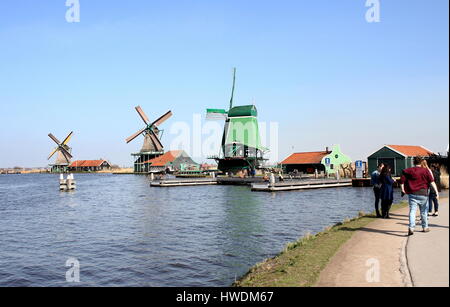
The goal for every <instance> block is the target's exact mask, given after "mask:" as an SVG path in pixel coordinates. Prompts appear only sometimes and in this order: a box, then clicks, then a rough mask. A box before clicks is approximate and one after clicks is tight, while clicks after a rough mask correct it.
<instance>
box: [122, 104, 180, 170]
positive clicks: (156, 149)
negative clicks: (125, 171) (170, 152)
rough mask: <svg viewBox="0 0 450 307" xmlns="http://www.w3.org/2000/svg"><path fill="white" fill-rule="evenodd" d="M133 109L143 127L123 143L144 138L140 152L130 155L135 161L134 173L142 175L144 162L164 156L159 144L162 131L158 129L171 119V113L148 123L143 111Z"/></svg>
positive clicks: (144, 167)
mask: <svg viewBox="0 0 450 307" xmlns="http://www.w3.org/2000/svg"><path fill="white" fill-rule="evenodd" d="M135 109H136V112H137V113H138V114H139V116H140V117H141V119H142V120H143V121H144V124H145V127H144V128H142V129H141V130H139V131H138V132H136V133H135V134H133V135H131V136H130V137H129V138H127V139H126V140H125V141H126V142H127V144H128V143H130V142H132V141H133V140H134V139H136V138H137V137H138V136H140V135H143V136H144V144H143V146H142V149H141V151H140V152H139V153H134V154H131V155H132V156H134V157H135V159H136V160H135V162H134V171H135V172H136V173H144V172H146V166H145V162H147V161H148V160H151V159H153V158H156V157H159V156H161V155H162V154H164V146H163V145H162V143H161V137H162V132H163V130H160V129H159V128H158V127H159V126H160V125H162V124H163V123H164V122H165V121H166V120H168V119H169V118H170V117H172V111H168V112H167V113H165V114H164V115H162V116H161V117H159V118H158V119H156V120H155V121H153V122H150V120H149V119H148V117H147V115H146V114H145V113H144V110H142V108H141V107H140V106H137V107H136V108H135Z"/></svg>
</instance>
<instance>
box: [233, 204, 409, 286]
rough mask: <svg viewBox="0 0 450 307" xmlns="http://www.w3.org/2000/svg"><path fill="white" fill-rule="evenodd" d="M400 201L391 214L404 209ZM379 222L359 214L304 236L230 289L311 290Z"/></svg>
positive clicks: (263, 262) (240, 279)
mask: <svg viewBox="0 0 450 307" xmlns="http://www.w3.org/2000/svg"><path fill="white" fill-rule="evenodd" d="M407 205H408V204H407V202H405V201H403V202H401V203H399V204H395V205H393V206H392V212H393V213H394V212H395V211H398V210H401V209H403V208H405V207H407ZM376 220H379V219H377V218H376V217H375V213H370V214H365V213H362V212H361V213H360V214H359V216H358V217H355V218H352V219H347V220H344V221H343V222H341V223H337V224H335V225H333V226H330V227H328V228H326V229H325V230H324V231H322V232H319V233H317V234H315V235H306V236H304V237H303V238H300V239H299V240H297V241H295V242H291V243H288V244H287V245H286V247H285V249H284V250H283V251H281V252H280V253H279V254H278V255H277V256H275V257H273V258H269V259H266V260H264V261H262V262H260V263H258V264H256V265H255V266H253V267H252V268H250V270H249V271H248V272H247V273H246V274H245V275H244V276H242V277H241V278H239V280H237V281H236V282H234V283H233V285H232V286H233V287H313V286H315V285H316V284H317V282H318V281H319V278H320V275H321V273H322V271H323V270H324V269H325V268H326V267H327V265H328V264H329V263H330V261H331V259H332V258H333V257H334V256H335V255H336V254H337V253H338V252H339V250H340V249H341V247H342V246H343V245H344V244H345V243H346V242H348V241H349V240H350V239H351V238H352V237H353V234H354V233H355V232H356V231H358V230H360V229H362V228H364V227H365V226H367V225H368V224H370V223H372V222H374V221H376Z"/></svg>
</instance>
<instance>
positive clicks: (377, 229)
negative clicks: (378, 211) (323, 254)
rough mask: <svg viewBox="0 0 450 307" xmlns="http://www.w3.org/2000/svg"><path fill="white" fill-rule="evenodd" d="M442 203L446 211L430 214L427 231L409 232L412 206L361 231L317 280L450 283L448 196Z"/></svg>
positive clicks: (333, 284) (337, 283)
mask: <svg viewBox="0 0 450 307" xmlns="http://www.w3.org/2000/svg"><path fill="white" fill-rule="evenodd" d="M441 203H442V204H441V216H440V217H437V218H434V217H433V218H430V222H431V224H430V228H431V231H432V232H430V233H428V234H424V233H419V232H418V233H416V235H415V236H413V237H411V238H408V237H407V229H408V208H403V209H400V210H397V211H396V212H393V213H392V214H391V217H392V219H390V220H382V219H376V220H374V222H372V223H370V224H369V225H368V226H366V227H365V228H362V229H361V230H359V231H357V232H356V233H355V234H354V235H353V236H352V238H351V239H350V240H349V241H347V242H346V243H345V244H344V245H343V246H342V247H341V249H340V250H339V251H338V252H337V253H336V255H335V256H334V257H333V258H332V259H331V261H330V263H329V264H328V265H327V267H326V268H325V269H324V270H323V271H322V273H321V275H320V278H319V281H318V283H317V286H319V287H404V286H433V285H443V286H445V285H447V286H448V262H449V256H448V255H449V254H448V251H449V245H448V244H449V241H448V231H449V230H448V199H442V200H441ZM418 229H419V228H418ZM436 271H439V272H438V273H436ZM445 283H446V284H445Z"/></svg>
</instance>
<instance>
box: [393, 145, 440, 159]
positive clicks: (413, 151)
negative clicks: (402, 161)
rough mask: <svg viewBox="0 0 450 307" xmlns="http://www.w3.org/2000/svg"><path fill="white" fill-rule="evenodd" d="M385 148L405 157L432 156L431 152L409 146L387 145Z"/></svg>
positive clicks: (419, 147) (420, 147)
mask: <svg viewBox="0 0 450 307" xmlns="http://www.w3.org/2000/svg"><path fill="white" fill-rule="evenodd" d="M387 147H389V148H392V149H393V150H395V151H398V152H400V153H401V154H403V155H405V156H407V157H418V156H421V157H428V156H431V155H432V154H433V152H431V151H429V150H428V149H426V148H424V147H422V146H410V145H387Z"/></svg>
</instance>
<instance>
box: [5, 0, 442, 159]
mask: <svg viewBox="0 0 450 307" xmlns="http://www.w3.org/2000/svg"><path fill="white" fill-rule="evenodd" d="M380 2H381V22H379V23H367V22H366V20H365V13H366V10H367V8H366V7H365V0H292V1H290V0H289V1H283V0H281V1H273V0H271V1H268V0H258V1H257V0H247V1H242V0H241V1H237V0H226V1H225V0H214V1H212V0H197V1H196V0H189V1H188V0H185V1H167V0H166V1H154V0H151V1H149V0H145V1H144V0H133V1H106V0H89V1H87V0H80V4H81V20H80V21H81V22H80V23H67V22H66V20H65V14H66V10H67V7H66V6H65V0H51V1H50V0H49V1H44V0H42V1H34V0H14V1H13V0H9V1H8V0H5V1H1V2H0V115H1V120H0V144H1V149H0V167H12V166H16V165H20V166H44V165H46V164H47V163H48V162H47V155H48V154H49V153H50V151H51V149H52V148H53V144H52V142H51V140H50V139H49V138H48V137H47V134H48V133H49V132H52V133H54V134H55V135H56V136H58V137H59V138H61V139H62V138H64V136H65V135H66V134H67V133H68V132H70V131H71V130H74V131H75V135H74V138H73V140H72V141H71V145H72V146H73V153H74V156H75V158H77V159H96V158H100V157H102V158H107V159H110V160H111V161H112V162H113V163H117V164H120V165H131V163H132V160H131V157H130V155H129V154H130V153H131V152H135V151H138V150H139V149H140V145H141V140H138V141H135V142H133V143H131V144H129V145H127V144H125V142H124V139H125V138H126V137H128V136H129V135H130V134H132V133H133V132H135V131H137V130H138V129H139V128H141V127H142V124H141V121H140V119H139V118H138V116H137V114H136V113H135V111H134V109H133V107H134V106H136V105H141V106H142V107H143V108H144V110H145V111H146V113H147V114H148V115H149V117H151V118H154V117H157V116H158V115H160V114H162V113H164V112H165V111H167V110H168V109H171V110H172V111H173V112H174V117H173V118H172V119H171V120H170V121H169V122H167V123H166V124H165V125H166V128H167V129H168V128H169V127H170V122H172V123H173V122H178V121H185V122H188V123H192V117H193V114H194V113H199V114H202V115H204V113H205V109H206V108H207V107H223V108H225V107H226V106H227V104H228V100H229V95H230V87H231V70H232V67H237V69H238V76H237V88H236V100H235V101H236V103H237V104H250V103H252V101H255V103H256V105H257V107H258V109H259V113H260V117H259V118H260V120H261V121H265V122H278V123H279V135H280V138H279V149H280V150H279V151H280V152H279V156H280V159H282V158H284V157H285V156H287V155H289V154H290V153H291V152H292V151H314V150H321V149H324V148H325V146H331V145H333V144H340V145H341V148H342V150H343V152H345V153H347V154H348V155H349V156H350V157H352V158H353V159H354V160H356V159H361V158H362V159H364V158H365V157H367V155H368V154H370V153H372V152H373V151H375V150H376V149H378V148H379V147H380V146H382V145H383V144H414V145H415V144H417V145H424V146H426V147H428V148H430V149H432V150H434V151H444V150H445V149H446V148H447V144H448V139H449V135H448V127H449V121H448V120H449V117H448V116H449V115H448V114H449V110H448V108H449V103H448V101H449V89H448V83H449V80H448V79H449V77H448V76H449V71H448V67H449V63H448V58H449V50H448V45H449V41H448V37H449V33H448V25H449V24H448V10H449V8H448V5H449V4H448V1H447V0H433V1H425V0H421V1H419V0H408V1H407V0H395V1H394V0H381V1H380ZM175 137H176V136H175V135H171V134H170V133H168V132H166V134H165V136H164V139H163V141H164V143H165V144H168V143H170V142H171V140H172V139H173V138H175ZM194 158H196V159H197V160H199V162H200V161H202V160H204V157H194Z"/></svg>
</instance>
